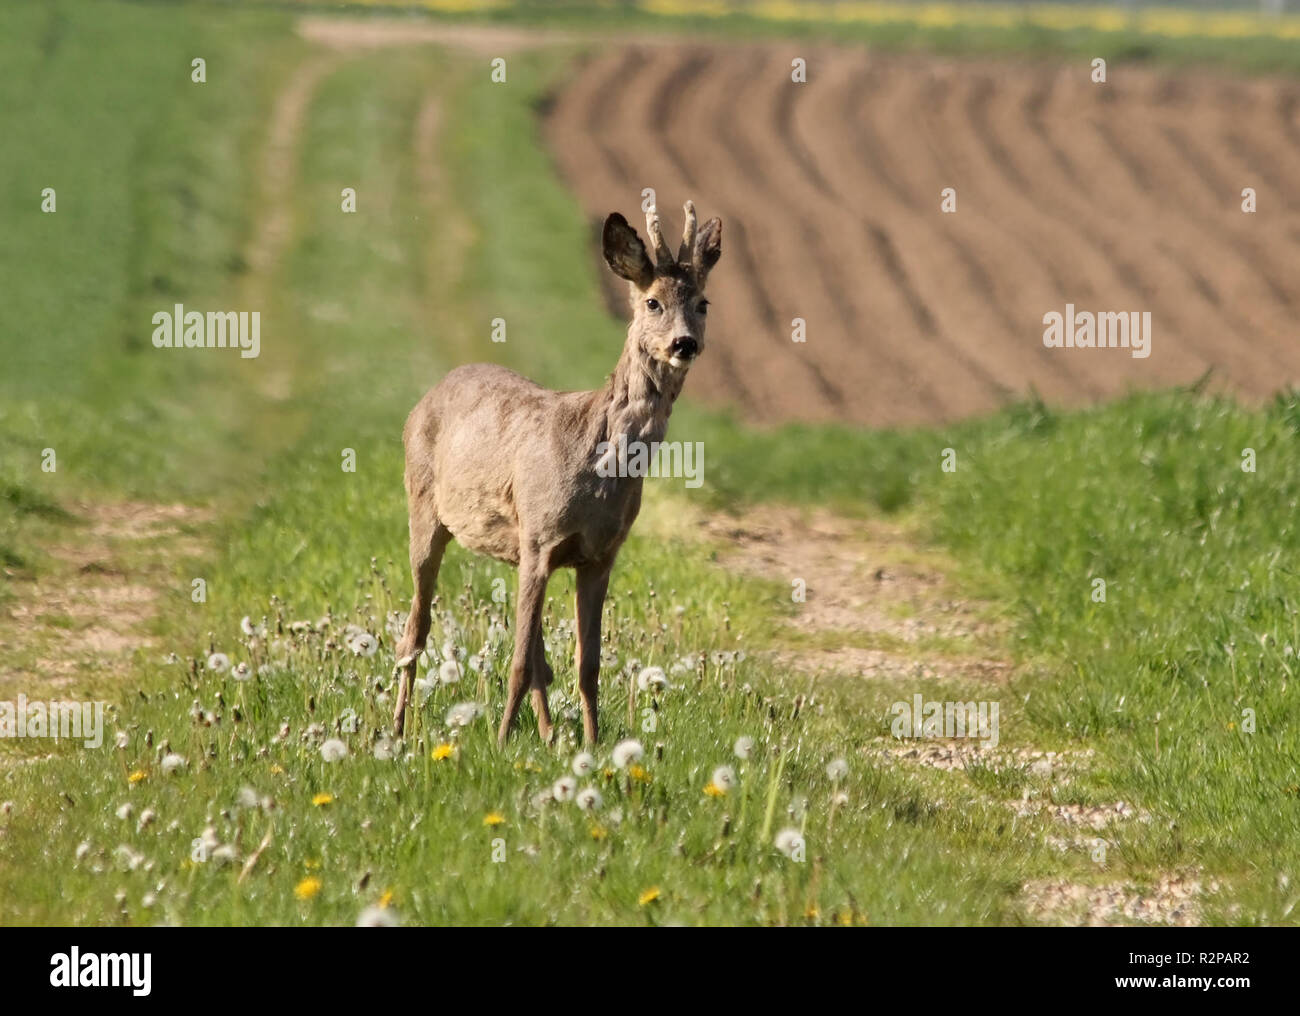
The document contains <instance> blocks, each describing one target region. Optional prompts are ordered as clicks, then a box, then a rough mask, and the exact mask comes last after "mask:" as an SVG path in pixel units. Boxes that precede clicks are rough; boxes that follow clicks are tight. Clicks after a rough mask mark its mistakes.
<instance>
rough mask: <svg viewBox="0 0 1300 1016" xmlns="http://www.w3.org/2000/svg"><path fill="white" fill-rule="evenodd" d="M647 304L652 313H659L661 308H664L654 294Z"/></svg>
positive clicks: (647, 308)
mask: <svg viewBox="0 0 1300 1016" xmlns="http://www.w3.org/2000/svg"><path fill="white" fill-rule="evenodd" d="M645 305H646V310H648V311H650V313H651V314H658V313H659V312H660V311H661V310H663V307H662V306H661V305H660V303H659V301H658V300H656V299H655V298H654V297H653V296H652V297H651V298H650V299H649V300H647V301H646V302H645Z"/></svg>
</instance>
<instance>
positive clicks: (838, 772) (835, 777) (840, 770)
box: [826, 758, 849, 783]
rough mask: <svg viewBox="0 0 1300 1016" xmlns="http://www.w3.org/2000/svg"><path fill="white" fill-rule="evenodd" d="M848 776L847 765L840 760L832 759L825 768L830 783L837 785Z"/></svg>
mask: <svg viewBox="0 0 1300 1016" xmlns="http://www.w3.org/2000/svg"><path fill="white" fill-rule="evenodd" d="M848 774H849V764H848V763H847V762H845V761H844V759H842V758H837V759H833V760H832V761H831V762H829V763H828V764H827V766H826V775H827V776H828V777H829V778H830V781H831V782H832V783H839V782H840V780H842V779H844V777H846V776H848Z"/></svg>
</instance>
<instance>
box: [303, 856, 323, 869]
mask: <svg viewBox="0 0 1300 1016" xmlns="http://www.w3.org/2000/svg"><path fill="white" fill-rule="evenodd" d="M302 866H303V867H304V868H306V869H307V870H308V871H320V861H318V860H316V858H314V857H309V858H307V860H305V861H303V862H302Z"/></svg>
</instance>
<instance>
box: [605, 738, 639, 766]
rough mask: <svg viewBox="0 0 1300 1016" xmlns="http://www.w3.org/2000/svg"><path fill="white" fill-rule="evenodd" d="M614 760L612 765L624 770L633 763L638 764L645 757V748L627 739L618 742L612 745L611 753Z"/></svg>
mask: <svg viewBox="0 0 1300 1016" xmlns="http://www.w3.org/2000/svg"><path fill="white" fill-rule="evenodd" d="M611 755H612V757H613V759H614V765H615V766H616V767H618V768H619V769H626V768H627V767H628V766H629V765H631V764H632V763H633V762H640V761H641V759H642V758H644V757H645V748H643V747H642V745H641V742H640V741H638V740H636V739H634V738H628V739H627V740H626V741H619V742H618V744H616V745H614V751H613V752H612V753H611Z"/></svg>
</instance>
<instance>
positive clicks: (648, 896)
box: [636, 885, 659, 907]
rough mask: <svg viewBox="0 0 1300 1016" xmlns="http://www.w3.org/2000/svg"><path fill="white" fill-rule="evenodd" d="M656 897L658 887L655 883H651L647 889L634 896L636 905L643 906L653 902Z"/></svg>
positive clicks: (657, 895)
mask: <svg viewBox="0 0 1300 1016" xmlns="http://www.w3.org/2000/svg"><path fill="white" fill-rule="evenodd" d="M658 898H659V887H658V886H657V885H652V886H651V887H650V888H649V889H647V890H645V891H644V892H643V893H642V894H641V895H640V896H638V897H637V898H636V902H637V906H641V907H644V906H646V905H647V904H650V903H653V902H654V901H655V900H657V899H658Z"/></svg>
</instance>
